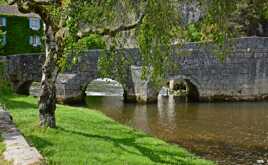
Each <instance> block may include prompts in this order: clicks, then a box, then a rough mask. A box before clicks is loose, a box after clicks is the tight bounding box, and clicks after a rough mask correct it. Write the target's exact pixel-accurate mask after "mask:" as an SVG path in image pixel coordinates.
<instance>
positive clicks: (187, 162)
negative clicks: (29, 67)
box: [0, 96, 213, 165]
mask: <svg viewBox="0 0 268 165" xmlns="http://www.w3.org/2000/svg"><path fill="white" fill-rule="evenodd" d="M36 101H37V100H36V99H35V98H33V97H23V96H12V97H11V96H10V97H5V98H4V97H3V96H2V97H1V96H0V102H4V103H5V104H6V105H7V107H8V108H9V111H10V112H11V114H12V116H13V120H14V121H15V123H16V125H17V126H18V127H19V129H20V130H21V132H22V133H23V134H24V135H25V137H26V138H27V140H28V141H29V142H30V143H31V144H33V145H34V146H35V147H37V149H38V150H39V151H40V152H41V153H42V155H43V156H44V157H45V159H46V160H45V161H46V162H47V164H57V165H58V164H62V165H80V164H81V165H82V164H83V165H91V164H92V165H98V164H111V165H127V164H128V165H131V164H133V165H150V164H181V165H210V164H213V163H212V162H209V161H205V160H201V159H198V158H197V157H195V156H193V155H192V154H190V153H188V152H187V151H186V150H184V149H182V148H178V147H177V146H175V145H170V144H167V143H165V142H163V141H161V140H159V139H156V138H153V137H151V136H148V135H146V134H144V133H141V132H139V131H136V130H134V129H131V128H128V127H126V126H123V125H121V124H118V123H117V122H115V121H113V120H111V119H109V118H108V117H106V116H105V115H103V114H102V113H100V112H97V111H93V110H88V109H85V108H74V107H69V106H62V105H58V109H57V112H56V116H57V126H58V127H57V129H41V128H39V127H38V118H37V116H38V113H37V110H36V109H37V106H36ZM1 147H2V146H1V143H0V151H1Z"/></svg>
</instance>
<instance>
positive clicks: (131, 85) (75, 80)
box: [7, 37, 268, 102]
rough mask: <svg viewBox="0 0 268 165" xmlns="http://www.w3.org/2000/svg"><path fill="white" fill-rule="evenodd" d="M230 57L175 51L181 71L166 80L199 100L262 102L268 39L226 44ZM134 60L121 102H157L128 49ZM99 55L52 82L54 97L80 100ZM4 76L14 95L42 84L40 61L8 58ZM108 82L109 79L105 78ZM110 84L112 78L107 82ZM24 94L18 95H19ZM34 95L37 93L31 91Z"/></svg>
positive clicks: (192, 47)
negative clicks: (185, 85)
mask: <svg viewBox="0 0 268 165" xmlns="http://www.w3.org/2000/svg"><path fill="white" fill-rule="evenodd" d="M229 45H231V47H229V48H228V50H229V53H227V54H226V58H225V60H224V61H222V62H221V61H220V60H219V59H218V58H217V57H216V55H217V53H215V51H214V50H213V49H212V47H213V45H212V44H204V43H203V44H202V43H189V44H186V45H185V46H184V47H182V48H175V53H174V61H175V62H176V63H177V64H178V66H180V67H179V68H178V69H177V70H175V71H173V72H172V73H169V76H168V77H167V78H166V79H167V81H168V80H187V81H188V82H190V83H191V84H192V85H193V86H195V88H196V89H197V90H198V93H199V98H200V100H209V101H212V100H262V99H266V98H267V96H268V85H267V84H268V38H260V37H250V38H240V39H235V40H233V41H232V42H230V43H229ZM126 52H127V53H128V54H129V57H131V59H132V60H133V63H132V65H131V66H128V68H125V69H127V71H128V75H127V76H126V79H127V80H125V81H124V82H122V85H123V87H124V91H125V96H126V97H125V98H126V99H128V100H135V101H137V100H138V101H141V102H148V101H152V100H155V99H156V98H157V93H158V92H159V91H160V89H153V88H152V86H151V85H150V79H147V80H142V79H140V76H139V75H140V72H141V70H140V69H139V63H140V62H139V60H138V59H139V58H138V56H139V52H138V50H137V49H127V50H126ZM99 54H100V51H98V50H92V51H88V52H85V53H84V54H83V55H81V56H80V57H79V60H78V64H77V65H74V66H73V67H71V68H70V69H68V70H67V71H66V72H64V73H61V74H60V75H59V78H58V80H57V84H56V85H57V97H58V99H59V100H61V101H62V102H65V101H66V100H76V99H78V100H79V99H81V97H82V96H83V94H84V90H85V89H86V86H87V84H88V83H90V82H91V81H92V80H94V79H96V78H98V76H97V71H98V68H97V61H98V57H99ZM7 61H8V74H9V77H10V80H11V82H12V84H13V86H14V88H15V89H16V90H17V91H18V92H24V93H25V91H24V90H26V91H27V89H29V84H31V82H34V81H40V79H41V64H42V61H43V57H42V56H37V55H15V56H9V57H8V59H7ZM108 78H110V77H108ZM111 78H112V79H113V77H111ZM22 89H23V90H22ZM35 91H38V90H35Z"/></svg>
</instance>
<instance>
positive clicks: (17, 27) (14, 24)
mask: <svg viewBox="0 0 268 165" xmlns="http://www.w3.org/2000/svg"><path fill="white" fill-rule="evenodd" d="M0 17H5V18H6V20H7V26H5V27H1V30H2V31H3V32H6V41H7V43H6V45H5V46H4V47H3V48H2V50H1V51H0V55H2V56H3V55H11V54H20V53H37V52H42V51H43V50H44V47H43V46H38V47H33V46H32V45H30V43H29V40H30V36H33V35H38V36H40V38H41V39H42V36H43V27H42V24H41V28H40V30H39V31H34V30H32V29H30V27H29V18H28V17H20V16H14V15H3V14H0ZM41 42H42V43H43V41H41ZM42 45H44V44H42Z"/></svg>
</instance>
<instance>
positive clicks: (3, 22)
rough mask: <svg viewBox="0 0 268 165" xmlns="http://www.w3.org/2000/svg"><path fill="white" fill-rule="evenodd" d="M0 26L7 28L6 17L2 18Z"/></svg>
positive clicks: (0, 18)
mask: <svg viewBox="0 0 268 165" xmlns="http://www.w3.org/2000/svg"><path fill="white" fill-rule="evenodd" d="M0 26H7V19H6V17H0Z"/></svg>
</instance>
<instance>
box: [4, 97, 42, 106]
mask: <svg viewBox="0 0 268 165" xmlns="http://www.w3.org/2000/svg"><path fill="white" fill-rule="evenodd" d="M19 97H25V96H13V95H5V96H1V97H0V102H3V103H5V106H7V108H18V107H19V108H20V109H30V108H37V104H36V103H35V102H33V103H28V102H25V101H18V100H14V98H19Z"/></svg>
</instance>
